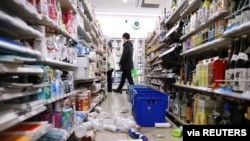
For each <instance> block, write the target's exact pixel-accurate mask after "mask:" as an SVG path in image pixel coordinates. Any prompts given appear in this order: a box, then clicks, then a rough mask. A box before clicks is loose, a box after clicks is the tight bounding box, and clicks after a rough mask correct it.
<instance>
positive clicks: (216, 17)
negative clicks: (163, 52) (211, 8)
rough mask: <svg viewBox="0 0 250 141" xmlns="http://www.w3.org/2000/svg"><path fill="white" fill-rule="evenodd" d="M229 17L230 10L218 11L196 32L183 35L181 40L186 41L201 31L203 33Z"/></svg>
mask: <svg viewBox="0 0 250 141" xmlns="http://www.w3.org/2000/svg"><path fill="white" fill-rule="evenodd" d="M228 15H229V12H228V10H222V11H218V12H217V13H215V14H214V15H212V16H210V17H209V18H208V20H207V21H206V22H205V23H204V24H202V25H200V26H198V27H197V28H196V29H195V30H193V31H190V32H189V33H187V34H185V35H183V36H182V37H181V38H180V39H181V40H185V39H187V38H188V37H190V36H192V35H194V34H196V33H198V32H200V31H202V30H204V29H206V28H208V27H209V26H211V25H212V24H214V23H215V22H216V21H218V20H219V19H222V18H225V17H226V16H228Z"/></svg>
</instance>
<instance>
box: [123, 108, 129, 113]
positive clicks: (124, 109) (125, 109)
mask: <svg viewBox="0 0 250 141" xmlns="http://www.w3.org/2000/svg"><path fill="white" fill-rule="evenodd" d="M128 112H129V109H128V107H122V108H121V113H128Z"/></svg>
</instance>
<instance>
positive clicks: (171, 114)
mask: <svg viewBox="0 0 250 141" xmlns="http://www.w3.org/2000/svg"><path fill="white" fill-rule="evenodd" d="M167 114H169V115H170V116H172V117H173V118H174V119H175V120H177V121H178V122H179V123H180V124H182V125H189V124H188V123H187V122H186V121H184V120H182V119H180V118H179V117H177V116H176V115H175V114H174V113H171V112H167Z"/></svg>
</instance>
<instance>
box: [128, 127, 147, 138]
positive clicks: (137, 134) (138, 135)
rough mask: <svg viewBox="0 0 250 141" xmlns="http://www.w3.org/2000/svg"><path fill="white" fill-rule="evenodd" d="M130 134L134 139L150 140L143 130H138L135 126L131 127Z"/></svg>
mask: <svg viewBox="0 0 250 141" xmlns="http://www.w3.org/2000/svg"><path fill="white" fill-rule="evenodd" d="M128 134H129V136H130V137H132V138H134V139H142V140H143V141H148V138H147V137H146V136H145V135H144V134H142V133H141V132H139V131H137V130H136V129H134V128H129V129H128Z"/></svg>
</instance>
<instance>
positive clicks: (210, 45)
mask: <svg viewBox="0 0 250 141" xmlns="http://www.w3.org/2000/svg"><path fill="white" fill-rule="evenodd" d="M230 42H231V39H226V38H218V39H215V40H213V41H211V42H207V43H204V44H202V45H199V46H197V47H193V48H191V49H189V50H188V51H185V52H183V53H181V54H180V55H181V56H187V55H194V54H198V53H203V52H205V51H208V50H216V49H218V48H220V47H227V48H228V47H229V46H227V45H228V44H230Z"/></svg>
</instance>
